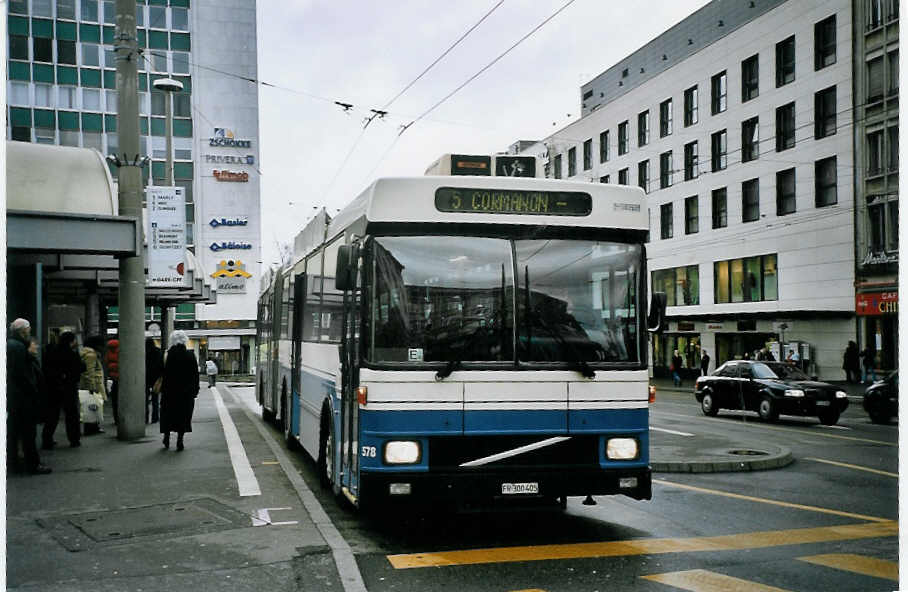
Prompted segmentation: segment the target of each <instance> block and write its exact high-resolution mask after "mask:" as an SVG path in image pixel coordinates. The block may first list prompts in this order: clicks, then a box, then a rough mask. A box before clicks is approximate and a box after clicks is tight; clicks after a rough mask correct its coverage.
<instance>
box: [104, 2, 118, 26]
mask: <svg viewBox="0 0 908 592" xmlns="http://www.w3.org/2000/svg"><path fill="white" fill-rule="evenodd" d="M115 4H116V2H114V1H113V0H104V23H105V24H107V25H114V24H116V23H117V9H116V6H115Z"/></svg>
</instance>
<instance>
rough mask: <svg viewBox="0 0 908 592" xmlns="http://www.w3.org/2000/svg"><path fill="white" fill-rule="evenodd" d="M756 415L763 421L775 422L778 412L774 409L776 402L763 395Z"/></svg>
mask: <svg viewBox="0 0 908 592" xmlns="http://www.w3.org/2000/svg"><path fill="white" fill-rule="evenodd" d="M757 413H759V414H760V419H762V420H763V421H775V420H776V419H778V418H779V411H778V409H776V402H775V401H773V399H772V397H770V396H769V395H763V398H762V399H760V405H759V407H757Z"/></svg>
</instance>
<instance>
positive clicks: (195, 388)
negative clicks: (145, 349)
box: [161, 331, 199, 450]
mask: <svg viewBox="0 0 908 592" xmlns="http://www.w3.org/2000/svg"><path fill="white" fill-rule="evenodd" d="M188 340H189V339H188V338H187V337H186V333H184V332H183V331H174V332H173V333H172V334H171V335H170V343H172V344H173V345H171V346H170V349H169V350H167V359H166V360H165V361H164V381H163V384H162V385H161V433H162V434H164V439H163V444H164V448H170V432H176V433H177V450H183V434H185V433H186V432H191V431H192V412H193V409H194V408H195V398H196V397H197V396H198V394H199V363H198V362H197V361H196V358H195V354H194V353H193V352H192V350H189V349H187V348H186V342H187V341H188Z"/></svg>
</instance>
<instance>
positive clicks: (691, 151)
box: [684, 140, 700, 181]
mask: <svg viewBox="0 0 908 592" xmlns="http://www.w3.org/2000/svg"><path fill="white" fill-rule="evenodd" d="M699 159H700V155H699V150H698V148H697V141H696V140H694V141H693V142H690V143H689V144H685V145H684V180H685V181H690V180H691V179H696V178H697V177H699V176H700V165H699Z"/></svg>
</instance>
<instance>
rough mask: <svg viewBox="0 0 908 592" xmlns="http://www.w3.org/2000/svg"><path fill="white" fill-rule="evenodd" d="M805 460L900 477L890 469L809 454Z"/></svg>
mask: <svg viewBox="0 0 908 592" xmlns="http://www.w3.org/2000/svg"><path fill="white" fill-rule="evenodd" d="M804 460H814V461H816V462H821V463H826V464H828V465H835V466H837V467H845V468H846V469H855V470H856V471H867V472H868V473H876V474H877V475H886V476H887V477H895V478H896V479H898V478H899V474H898V473H890V472H888V471H881V470H879V469H871V468H869V467H862V466H859V465H850V464H848V463H843V462H837V461H834V460H826V459H822V458H811V457H809V456H808V457H806V458H805V459H804Z"/></svg>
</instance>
